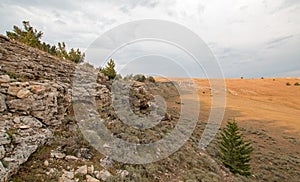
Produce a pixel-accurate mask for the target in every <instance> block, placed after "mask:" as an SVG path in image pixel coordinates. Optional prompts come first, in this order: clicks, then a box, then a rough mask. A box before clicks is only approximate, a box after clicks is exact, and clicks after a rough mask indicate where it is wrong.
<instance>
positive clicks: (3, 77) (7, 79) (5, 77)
mask: <svg viewBox="0 0 300 182" xmlns="http://www.w3.org/2000/svg"><path fill="white" fill-rule="evenodd" d="M7 82H10V77H9V76H8V75H0V83H7Z"/></svg>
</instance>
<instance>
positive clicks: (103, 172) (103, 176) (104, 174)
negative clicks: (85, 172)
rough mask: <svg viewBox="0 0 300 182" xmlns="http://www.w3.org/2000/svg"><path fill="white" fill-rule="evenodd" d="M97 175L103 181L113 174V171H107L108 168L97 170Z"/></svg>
mask: <svg viewBox="0 0 300 182" xmlns="http://www.w3.org/2000/svg"><path fill="white" fill-rule="evenodd" d="M95 175H96V178H97V179H101V180H103V181H105V180H107V178H109V177H110V176H111V173H110V172H109V171H107V170H106V169H103V170H101V171H95Z"/></svg>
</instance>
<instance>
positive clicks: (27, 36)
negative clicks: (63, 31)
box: [6, 21, 85, 63]
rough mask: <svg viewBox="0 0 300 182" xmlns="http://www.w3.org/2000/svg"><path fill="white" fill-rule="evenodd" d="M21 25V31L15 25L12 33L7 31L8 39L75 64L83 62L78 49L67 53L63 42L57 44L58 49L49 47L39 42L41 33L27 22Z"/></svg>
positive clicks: (82, 56) (82, 54) (82, 55)
mask: <svg viewBox="0 0 300 182" xmlns="http://www.w3.org/2000/svg"><path fill="white" fill-rule="evenodd" d="M22 23H23V26H24V29H23V30H22V29H21V28H19V27H18V26H16V25H15V26H14V27H13V31H12V32H10V31H7V32H6V35H7V36H8V37H9V38H10V39H14V40H17V41H19V42H22V43H24V44H27V45H29V46H31V47H35V48H38V49H40V50H42V51H45V52H48V53H50V54H52V55H55V56H58V57H62V58H65V59H68V60H71V61H74V62H75V63H81V62H83V61H84V57H85V54H84V53H81V51H80V50H79V49H77V50H76V51H75V50H74V49H73V48H72V49H71V50H70V51H69V52H67V51H66V44H65V43H64V42H63V43H60V42H59V43H58V47H56V46H55V45H53V46H51V45H50V44H46V43H45V42H41V38H42V36H43V32H41V31H37V30H36V29H34V28H33V27H32V26H31V25H30V24H29V21H23V22H22Z"/></svg>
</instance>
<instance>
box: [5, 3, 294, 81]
mask: <svg viewBox="0 0 300 182" xmlns="http://www.w3.org/2000/svg"><path fill="white" fill-rule="evenodd" d="M299 9H300V1H298V0H277V1H274V0H256V1H243V0H228V1H218V0H203V1H197V0H190V1H180V0H164V1H158V0H101V1H99V0H87V1H71V0H65V1H61V0H53V1H38V0H2V1H1V2H0V21H1V25H2V26H1V27H0V33H1V34H5V32H6V31H7V30H12V26H13V25H18V26H22V24H21V22H22V21H23V20H29V21H30V23H31V25H33V26H34V27H35V28H37V29H38V30H41V31H43V32H44V37H43V41H46V42H48V43H51V44H56V43H57V42H59V41H60V42H61V41H63V42H66V43H67V46H68V48H71V47H74V48H77V47H78V48H80V49H82V50H85V49H86V48H88V47H89V45H90V44H91V43H92V42H93V41H94V40H96V38H97V37H99V36H100V35H101V34H103V33H104V32H105V31H107V30H109V29H111V28H113V27H115V26H118V25H120V24H123V23H127V22H130V21H133V20H140V19H149V18H151V19H152V18H153V19H163V20H169V21H172V22H175V23H179V24H181V25H183V26H186V27H187V28H189V29H190V30H191V31H193V32H195V33H197V34H198V35H199V36H200V37H201V38H202V39H203V40H204V41H205V42H206V43H208V45H209V47H210V48H211V50H212V52H213V53H214V55H215V57H216V58H217V59H218V60H219V62H220V65H221V66H222V68H223V72H224V74H225V76H227V77H239V76H241V75H242V76H245V77H247V76H249V77H261V76H267V75H272V76H276V74H277V75H285V73H286V75H287V76H288V74H292V75H294V76H295V75H297V74H298V73H299V71H297V70H300V65H299V63H298V62H299V59H300V53H299V50H297V49H298V48H299V46H300V38H299V35H300V32H299V30H300V21H299V17H300V11H299ZM157 29H158V30H159V29H160V27H157ZM145 31H146V30H145ZM172 33H173V32H172V30H170V34H172ZM141 48H146V49H141ZM145 50H153V52H154V51H159V50H157V49H156V47H155V45H152V47H151V46H147V45H146V47H141V46H140V47H139V46H137V47H135V48H132V49H130V50H129V49H128V50H127V51H128V52H126V53H123V56H122V55H120V56H119V57H118V59H120V60H116V61H117V64H118V61H119V62H120V64H125V63H124V62H126V61H125V60H126V57H132V56H134V55H135V54H137V53H139V54H142V53H143V51H145ZM162 50H163V51H165V52H166V54H167V55H169V56H171V55H172V56H173V57H176V56H177V57H180V56H181V57H180V58H181V59H182V60H183V61H182V63H183V64H185V65H186V66H187V67H189V66H190V65H189V61H186V60H185V59H184V58H183V57H184V56H182V55H179V54H178V52H176V51H174V50H172V49H162ZM172 51H173V52H172ZM172 56H171V57H172ZM145 60H148V61H149V60H150V59H147V58H145ZM162 60H163V59H161V61H162ZM162 65H163V66H162V67H161V68H164V67H165V69H167V67H166V65H165V64H162ZM174 70H176V69H175V68H174ZM190 70H191V72H192V75H197V74H198V72H201V71H199V70H193V69H190ZM174 72H176V71H174ZM170 74H171V73H170ZM172 74H173V73H172ZM298 76H300V75H298Z"/></svg>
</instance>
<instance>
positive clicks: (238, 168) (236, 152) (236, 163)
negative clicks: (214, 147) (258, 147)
mask: <svg viewBox="0 0 300 182" xmlns="http://www.w3.org/2000/svg"><path fill="white" fill-rule="evenodd" d="M252 151H253V147H252V146H251V143H250V142H245V141H244V138H243V135H242V134H241V133H240V132H239V128H238V125H237V122H236V121H228V123H227V125H226V127H225V128H224V129H223V131H222V133H221V141H220V144H219V153H220V159H221V161H222V163H223V164H224V165H225V166H226V167H228V168H229V169H230V171H231V172H233V173H238V174H241V175H244V176H249V175H250V174H251V173H250V169H251V168H250V164H249V162H250V160H251V156H250V155H251V153H252Z"/></svg>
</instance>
